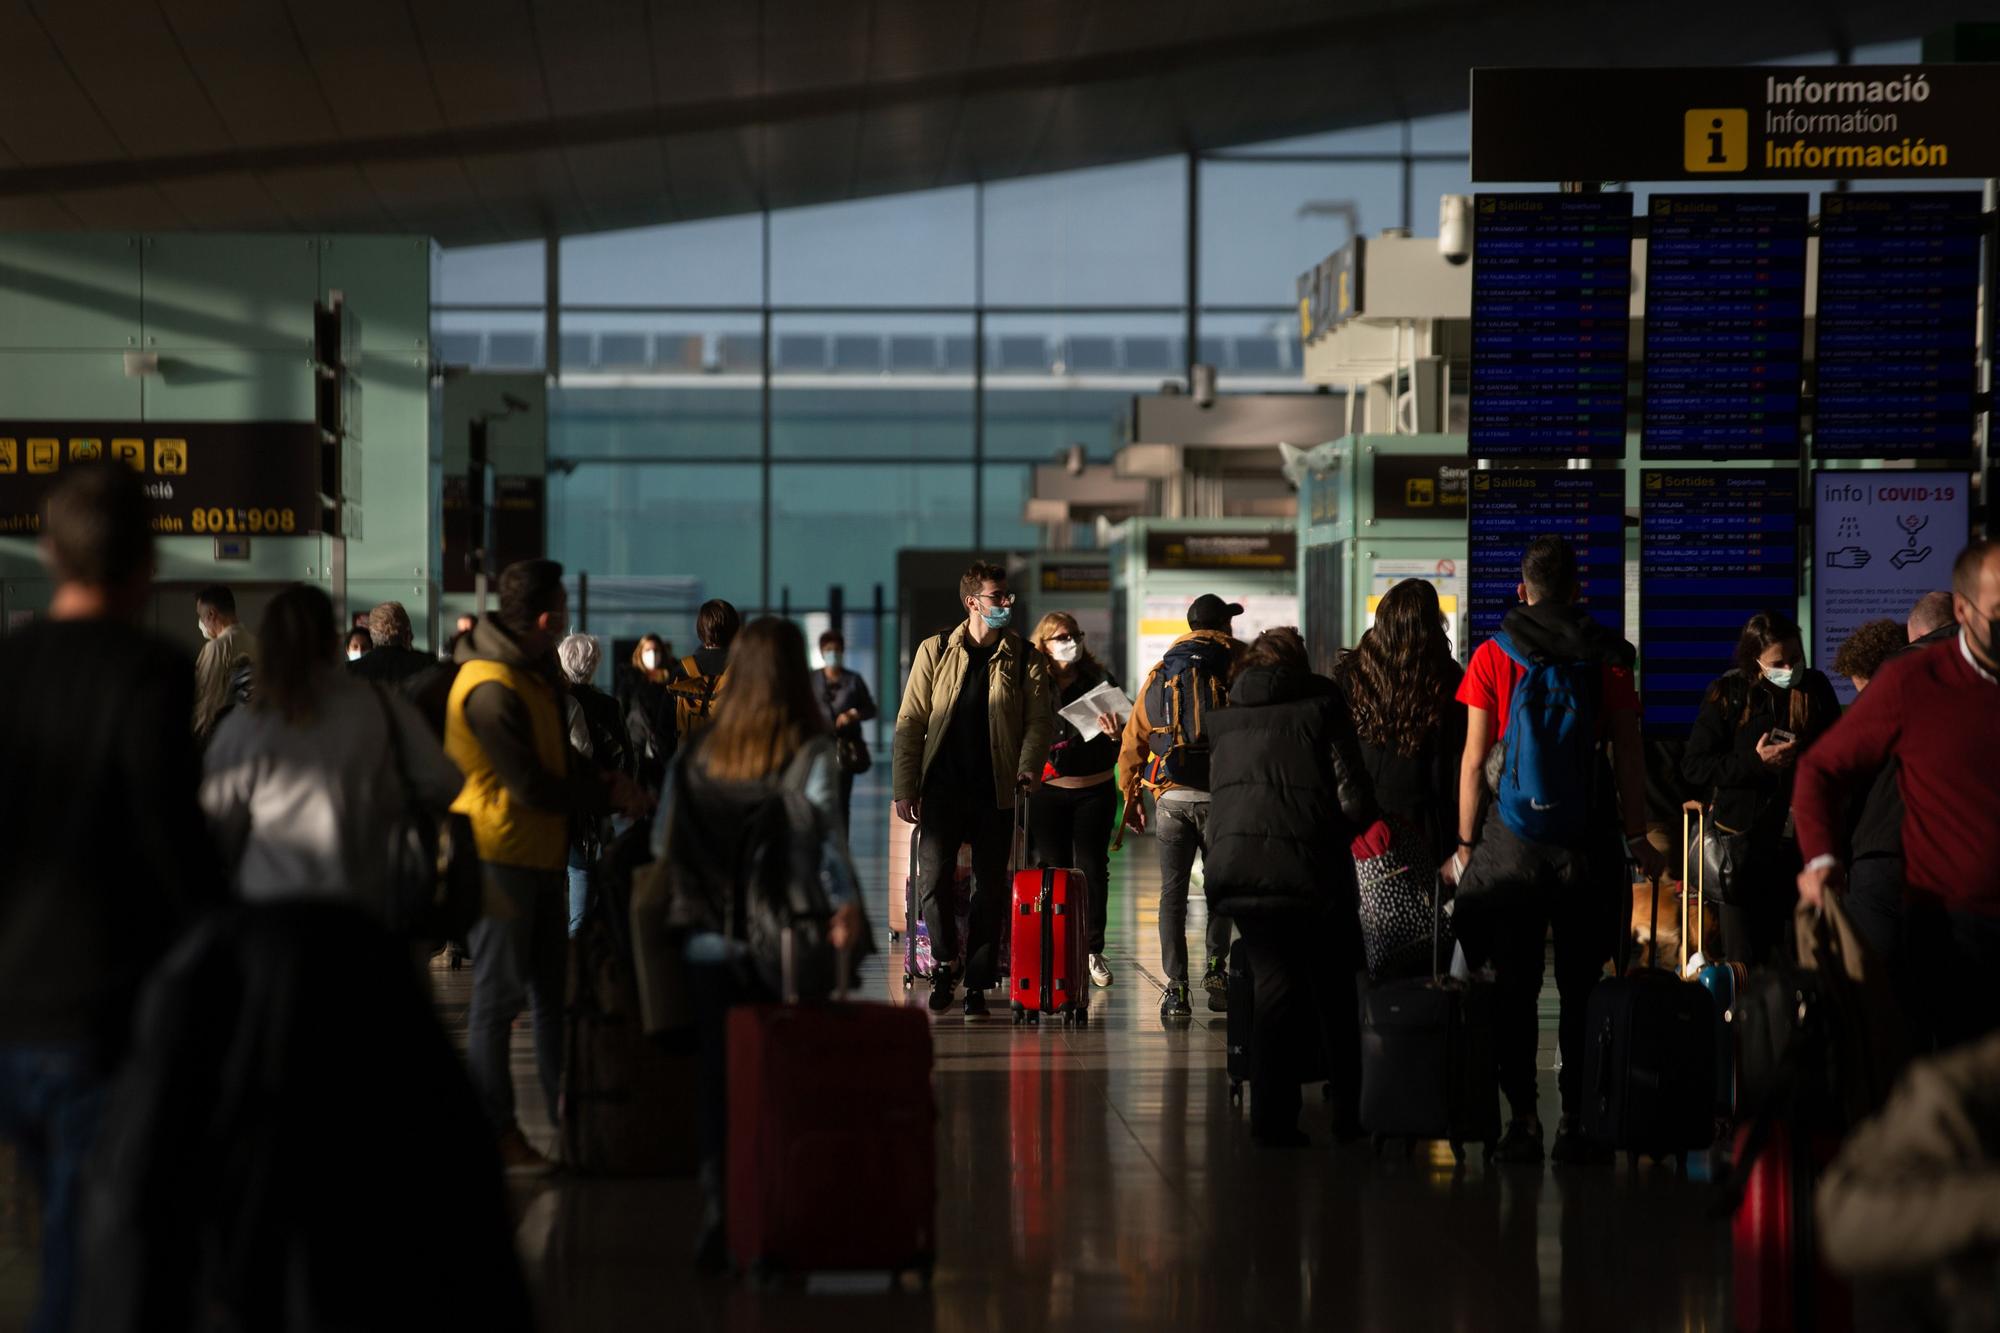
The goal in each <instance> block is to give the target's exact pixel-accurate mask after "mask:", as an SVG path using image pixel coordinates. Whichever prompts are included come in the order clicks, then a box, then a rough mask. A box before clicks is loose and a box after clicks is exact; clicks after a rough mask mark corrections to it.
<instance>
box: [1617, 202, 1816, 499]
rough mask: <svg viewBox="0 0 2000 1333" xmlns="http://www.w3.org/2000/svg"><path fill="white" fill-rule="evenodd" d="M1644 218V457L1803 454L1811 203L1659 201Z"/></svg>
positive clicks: (1783, 456)
mask: <svg viewBox="0 0 2000 1333" xmlns="http://www.w3.org/2000/svg"><path fill="white" fill-rule="evenodd" d="M1648 213H1649V219H1650V230H1649V231H1648V233H1647V240H1646V321H1645V362H1646V392H1645V408H1644V411H1643V414H1642V416H1641V420H1640V435H1639V444H1640V451H1641V456H1642V457H1644V458H1648V459H1662V460H1669V459H1714V460H1717V461H1720V460H1723V459H1730V458H1797V457H1798V456H1799V434H1800V425H1799V406H1800V404H1799V391H1800V382H1801V377H1802V375H1803V373H1804V358H1805V324H1806V196H1805V195H1803V194H1800V193H1796V192H1794V193H1791V194H1656V195H1654V196H1653V198H1652V202H1651V203H1650V204H1649V205H1648Z"/></svg>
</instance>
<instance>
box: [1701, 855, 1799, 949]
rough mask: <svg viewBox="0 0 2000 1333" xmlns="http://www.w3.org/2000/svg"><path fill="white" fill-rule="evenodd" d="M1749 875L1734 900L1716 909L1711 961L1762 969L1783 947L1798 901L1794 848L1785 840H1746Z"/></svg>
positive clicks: (1797, 869)
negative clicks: (1718, 938) (1718, 918)
mask: <svg viewBox="0 0 2000 1333" xmlns="http://www.w3.org/2000/svg"><path fill="white" fill-rule="evenodd" d="M1750 846H1751V855H1750V871H1749V873H1748V874H1746V875H1745V876H1744V880H1745V884H1744V890H1743V892H1742V894H1741V896H1740V898H1739V900H1738V901H1736V902H1730V903H1724V904H1723V905H1722V944H1723V947H1722V948H1721V949H1718V950H1712V951H1711V956H1712V957H1714V958H1715V959H1716V960H1717V961H1726V962H1732V963H1744V964H1747V965H1749V966H1751V967H1765V966H1768V965H1769V964H1771V963H1772V962H1774V961H1775V960H1776V959H1777V957H1778V951H1779V950H1780V949H1781V948H1783V947H1784V943H1785V937H1786V933H1787V931H1789V929H1790V928H1791V924H1792V911H1793V909H1794V908H1796V907H1797V906H1798V902H1799V888H1798V882H1799V871H1800V870H1801V869H1802V868H1803V867H1802V865H1801V863H1800V861H1799V845H1798V844H1797V843H1796V842H1793V841H1792V840H1791V839H1790V838H1779V837H1763V836H1760V837H1756V838H1753V839H1752V840H1751V844H1750Z"/></svg>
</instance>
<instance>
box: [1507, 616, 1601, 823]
mask: <svg viewBox="0 0 2000 1333" xmlns="http://www.w3.org/2000/svg"><path fill="white" fill-rule="evenodd" d="M1493 642H1495V643H1497V644H1498V645H1500V651H1501V652H1503V653H1505V654H1507V656H1508V657H1510V658H1512V659H1513V660H1514V661H1515V662H1517V663H1519V664H1520V666H1521V668H1522V670H1524V671H1525V672H1526V673H1527V674H1526V675H1524V676H1523V677H1522V678H1521V680H1520V681H1519V682H1517V683H1516V684H1515V686H1514V692H1513V694H1512V696H1511V697H1510V698H1509V700H1508V703H1507V729H1506V734H1505V735H1504V736H1503V737H1502V738H1501V741H1500V750H1501V757H1500V775H1499V781H1498V782H1497V783H1495V784H1494V790H1495V792H1496V793H1497V795H1498V797H1499V804H1498V809H1499V813H1500V822H1501V823H1503V824H1505V825H1506V826H1507V827H1508V828H1509V829H1511V830H1512V831H1513V832H1514V833H1515V834H1516V835H1518V836H1520V837H1523V838H1526V839H1528V840H1529V841H1531V842H1546V843H1557V844H1561V845H1566V846H1576V845H1578V844H1580V843H1581V842H1582V841H1583V839H1584V838H1585V837H1586V836H1587V834H1588V832H1589V826H1590V815H1591V809H1592V799H1593V795H1594V792H1595V790H1596V785H1597V784H1596V782H1595V780H1594V779H1595V775H1596V762H1597V732H1598V717H1599V714H1600V713H1601V712H1602V703H1603V663H1601V662H1600V661H1598V660H1596V659H1594V658H1592V659H1582V660H1575V661H1567V662H1537V661H1531V660H1530V659H1529V658H1528V657H1526V656H1525V655H1523V654H1522V652H1521V651H1520V650H1519V649H1518V648H1516V647H1515V646H1514V641H1513V640H1512V639H1510V638H1509V637H1508V636H1507V635H1506V634H1505V633H1504V632H1503V633H1500V634H1496V635H1494V636H1493Z"/></svg>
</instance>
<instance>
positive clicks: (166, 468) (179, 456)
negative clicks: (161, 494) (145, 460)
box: [153, 440, 188, 477]
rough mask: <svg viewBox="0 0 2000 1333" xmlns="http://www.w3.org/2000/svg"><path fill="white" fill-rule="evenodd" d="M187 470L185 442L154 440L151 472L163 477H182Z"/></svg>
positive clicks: (186, 446) (186, 443)
mask: <svg viewBox="0 0 2000 1333" xmlns="http://www.w3.org/2000/svg"><path fill="white" fill-rule="evenodd" d="M187 470H188V442H187V441H186V440H154V441H153V471H155V472H157V473H159V474H160V475H161V476H163V477H183V476H186V475H187Z"/></svg>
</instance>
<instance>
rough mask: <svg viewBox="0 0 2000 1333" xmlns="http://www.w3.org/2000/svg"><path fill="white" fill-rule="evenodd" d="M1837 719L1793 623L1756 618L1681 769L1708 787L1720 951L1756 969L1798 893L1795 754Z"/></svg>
mask: <svg viewBox="0 0 2000 1333" xmlns="http://www.w3.org/2000/svg"><path fill="white" fill-rule="evenodd" d="M1839 718H1840V701H1839V699H1838V698H1837V697H1836V696H1835V695H1834V692H1833V685H1832V683H1831V682H1830V681H1828V680H1827V678H1826V677H1825V676H1824V675H1822V674H1821V673H1820V672H1817V671H1814V670H1812V669H1810V668H1808V667H1807V666H1806V665H1805V649H1804V647H1803V646H1802V644H1801V638H1800V633H1799V627H1798V626H1797V625H1795V624H1793V623H1792V622H1791V621H1790V620H1788V619H1786V618H1785V617H1784V616H1780V615H1775V614H1765V615H1757V616H1752V617H1751V618H1750V623H1748V624H1747V625H1745V626H1744V627H1743V636H1742V638H1741V639H1739V640H1738V641H1737V644H1736V663H1735V665H1734V666H1733V667H1731V668H1730V670H1728V671H1727V672H1725V673H1724V674H1723V675H1722V677H1721V679H1719V680H1717V681H1716V682H1715V684H1713V685H1711V686H1710V687H1709V690H1708V695H1707V697H1706V698H1705V699H1704V700H1703V701H1702V706H1701V712H1700V713H1699V715H1697V716H1696V718H1695V723H1694V734H1693V735H1692V736H1690V737H1689V738H1688V747H1687V755H1686V757H1685V758H1684V759H1683V760H1682V761H1681V773H1682V776H1684V777H1685V778H1686V779H1687V780H1688V782H1690V783H1692V784H1693V785H1694V786H1695V787H1696V788H1697V789H1699V790H1700V791H1703V792H1706V793H1708V794H1709V797H1710V799H1709V813H1708V835H1709V845H1708V848H1707V856H1708V869H1707V882H1706V886H1705V887H1706V890H1707V893H1708V894H1709V895H1710V896H1711V897H1713V896H1716V895H1717V894H1718V892H1719V894H1720V896H1721V898H1722V900H1723V907H1722V925H1723V943H1724V946H1725V947H1724V949H1722V950H1718V949H1716V948H1715V947H1714V945H1713V943H1712V942H1705V943H1707V953H1708V954H1709V955H1710V957H1712V958H1713V957H1717V956H1726V957H1727V958H1729V959H1730V960H1732V961H1735V962H1739V963H1749V964H1751V965H1753V966H1755V965H1758V964H1761V963H1764V962H1766V961H1768V960H1769V959H1770V958H1771V956H1772V955H1773V954H1774V953H1775V952H1776V950H1777V948H1778V946H1779V944H1780V943H1781V942H1782V941H1783V938H1784V930H1785V922H1786V921H1787V920H1788V919H1789V918H1790V916H1791V911H1792V903H1793V901H1794V900H1795V898H1796V896H1797V890H1796V887H1795V884H1794V881H1795V880H1796V878H1797V876H1798V873H1799V868H1800V865H1799V849H1798V843H1797V842H1796V840H1795V839H1794V838H1793V835H1792V823H1791V806H1792V776H1793V774H1794V773H1795V772H1796V771H1797V768H1798V761H1799V756H1800V755H1801V754H1803V753H1804V752H1805V750H1806V749H1807V747H1809V746H1810V745H1811V744H1812V743H1813V742H1814V741H1816V740H1818V739H1819V738H1820V737H1821V736H1822V735H1824V734H1825V733H1826V730H1827V728H1829V727H1831V726H1832V725H1833V724H1834V723H1835V722H1836V721H1838V720H1839Z"/></svg>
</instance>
